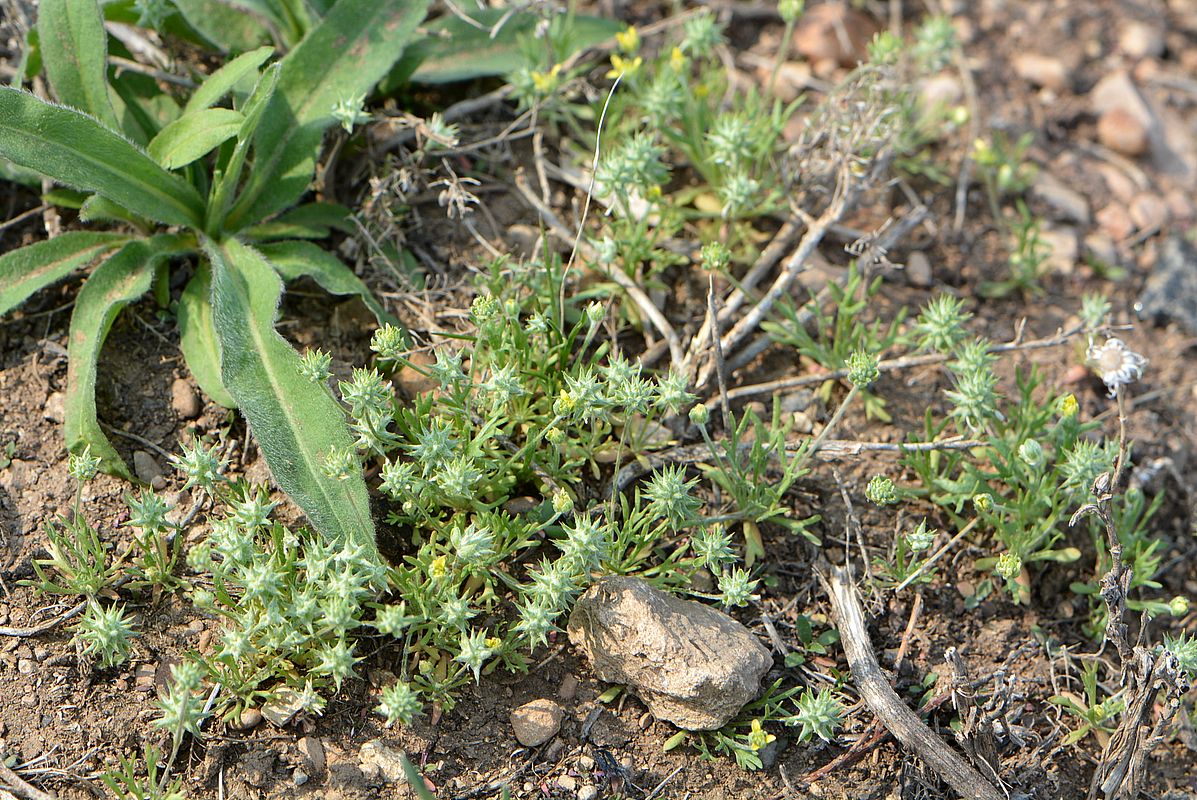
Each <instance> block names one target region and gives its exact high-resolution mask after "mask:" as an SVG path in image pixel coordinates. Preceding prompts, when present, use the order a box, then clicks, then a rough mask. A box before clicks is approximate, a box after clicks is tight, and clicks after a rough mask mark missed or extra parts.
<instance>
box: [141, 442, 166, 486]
mask: <svg viewBox="0 0 1197 800" xmlns="http://www.w3.org/2000/svg"><path fill="white" fill-rule="evenodd" d="M133 473H134V474H135V475H137V480H139V481H141V482H142V483H148V484H149V485H150V486H152V487H154V488H155V489H159V490H161V489H164V488H166V477H165V475H164V474H163V472H162V467H161V466H160V465H159V464H158V462H157V461H155V460H154V457H153V456H152V455H150V454H149V453H147V452H146V451H145V450H135V451H133Z"/></svg>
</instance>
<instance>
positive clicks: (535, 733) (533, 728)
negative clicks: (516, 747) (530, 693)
mask: <svg viewBox="0 0 1197 800" xmlns="http://www.w3.org/2000/svg"><path fill="white" fill-rule="evenodd" d="M564 718H565V712H564V711H562V710H561V706H559V705H557V704H556V703H554V702H553V701H552V700H547V699H544V698H541V699H539V700H533V701H532V702H531V703H525V704H524V705H522V706H520V707H519V708H517V709H515V710H514V711H512V712H511V716H510V720H511V728H512V730H513V731H514V732H515V738H516V741H518V742H519V743H520V744H522V745H523V746H524V747H539V746H540V745H542V744H544V743H545V742H547V741H548V740H549V739H552V738H553V737H554V736H556V735H557V731H559V730H561V720H563V719H564Z"/></svg>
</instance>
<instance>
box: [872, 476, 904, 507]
mask: <svg viewBox="0 0 1197 800" xmlns="http://www.w3.org/2000/svg"><path fill="white" fill-rule="evenodd" d="M865 497H867V498H868V499H869V502H871V503H876V504H877V505H879V506H892V505H893V504H894V503H896V502H898V489H897V487H896V486H894V482H893V481H891V480H890V479H889V478H887V477H885V476H884V475H874V476H873V477H872V479H871V480H869V485H868V486H867V487H865Z"/></svg>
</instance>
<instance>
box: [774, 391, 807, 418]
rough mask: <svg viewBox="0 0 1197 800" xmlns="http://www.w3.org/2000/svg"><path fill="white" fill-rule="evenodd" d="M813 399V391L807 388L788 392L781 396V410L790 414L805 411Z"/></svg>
mask: <svg viewBox="0 0 1197 800" xmlns="http://www.w3.org/2000/svg"><path fill="white" fill-rule="evenodd" d="M814 401H815V393H814V392H812V391H810V390H809V389H800V390H798V391H796V392H790V393H789V394H786V395H784V396H783V397H782V398H781V411H782V413H783V414H790V413H793V412H795V411H805V410H806V409H808V408H810V405H811V403H813V402H814Z"/></svg>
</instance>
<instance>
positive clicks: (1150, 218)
mask: <svg viewBox="0 0 1197 800" xmlns="http://www.w3.org/2000/svg"><path fill="white" fill-rule="evenodd" d="M1129 211H1130V218H1131V222H1133V223H1134V224H1135V228H1137V229H1138V230H1140V231H1158V230H1160V229H1161V228H1163V227H1164V226H1165V225H1167V224H1168V204H1167V203H1165V202H1164V199H1163V198H1162V197H1160V196H1159V195H1158V194H1155V193H1153V192H1140V193H1139V194H1137V195H1135V197H1134V199H1133V200H1131V203H1130V209H1129Z"/></svg>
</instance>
